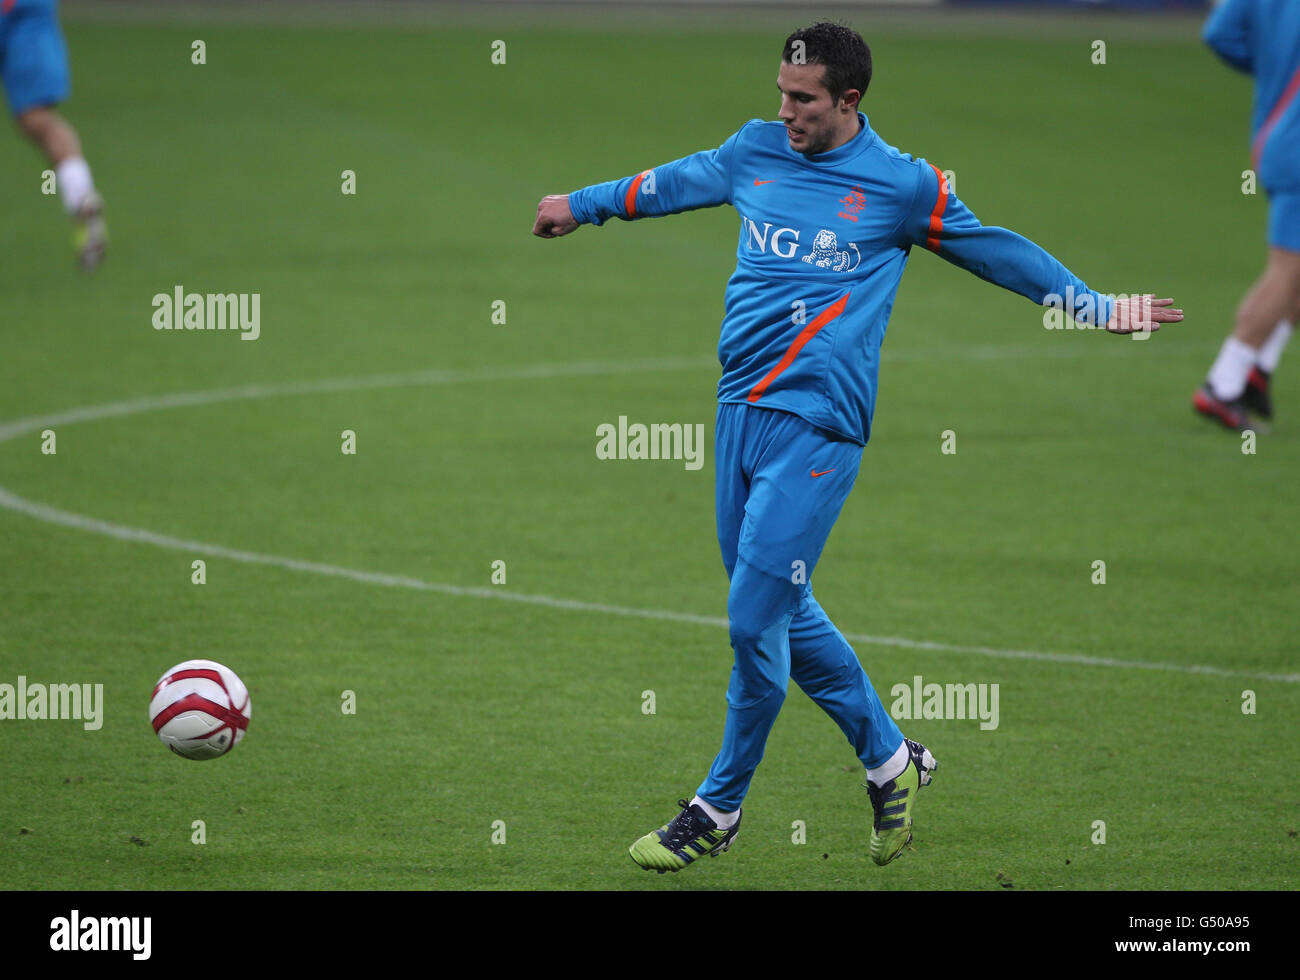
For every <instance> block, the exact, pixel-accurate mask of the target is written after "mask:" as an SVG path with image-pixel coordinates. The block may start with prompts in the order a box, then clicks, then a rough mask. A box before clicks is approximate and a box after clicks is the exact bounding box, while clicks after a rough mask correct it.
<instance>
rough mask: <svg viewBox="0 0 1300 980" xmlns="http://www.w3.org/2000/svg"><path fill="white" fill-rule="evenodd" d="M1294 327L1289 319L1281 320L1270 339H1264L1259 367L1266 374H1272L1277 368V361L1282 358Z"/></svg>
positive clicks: (1260, 351) (1260, 350)
mask: <svg viewBox="0 0 1300 980" xmlns="http://www.w3.org/2000/svg"><path fill="white" fill-rule="evenodd" d="M1292 329H1293V328H1292V326H1291V324H1290V323H1289V322H1288V321H1286V320H1282V321H1280V322H1279V323H1278V325H1277V326H1276V327H1274V328H1273V332H1272V333H1271V334H1269V335H1268V340H1266V341H1264V346H1263V347H1261V348H1260V349H1259V362H1258V363H1259V369H1260V370H1261V371H1263V372H1264V373H1265V374H1272V373H1273V372H1274V371H1276V370H1277V362H1278V361H1280V360H1282V352H1283V351H1284V350H1286V342H1287V341H1288V340H1290V339H1291V331H1292Z"/></svg>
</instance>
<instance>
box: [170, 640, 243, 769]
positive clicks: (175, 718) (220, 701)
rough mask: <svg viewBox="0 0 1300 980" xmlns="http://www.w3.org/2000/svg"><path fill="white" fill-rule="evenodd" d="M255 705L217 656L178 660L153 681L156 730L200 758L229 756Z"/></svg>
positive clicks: (172, 744) (177, 747)
mask: <svg viewBox="0 0 1300 980" xmlns="http://www.w3.org/2000/svg"><path fill="white" fill-rule="evenodd" d="M252 714H253V705H252V702H251V701H250V700H249V697H248V688H246V687H245V686H244V682H243V681H241V680H240V679H239V677H238V675H236V674H235V672H234V671H233V670H231V669H230V668H229V667H226V666H224V665H222V664H219V663H217V662H216V661H214V660H187V661H185V662H184V663H182V664H177V665H176V666H175V667H173V668H172V669H171V670H169V671H167V673H165V674H163V675H162V677H161V678H159V680H158V683H157V684H156V685H154V689H153V700H151V701H150V702H149V718H150V720H151V721H152V722H153V730H154V731H155V732H157V733H158V737H159V738H160V739H162V740H163V743H164V744H165V745H166V746H167V747H168V748H169V749H171V750H172V751H173V752H175V753H176V754H177V755H183V756H184V757H185V758H187V759H194V760H196V761H202V760H204V759H215V758H216V757H217V756H219V755H225V754H226V753H227V752H229V751H230V750H231V749H233V748H234V747H235V746H236V745H238V744H239V740H240V739H242V738H243V737H244V732H246V731H248V719H249V718H250V717H252Z"/></svg>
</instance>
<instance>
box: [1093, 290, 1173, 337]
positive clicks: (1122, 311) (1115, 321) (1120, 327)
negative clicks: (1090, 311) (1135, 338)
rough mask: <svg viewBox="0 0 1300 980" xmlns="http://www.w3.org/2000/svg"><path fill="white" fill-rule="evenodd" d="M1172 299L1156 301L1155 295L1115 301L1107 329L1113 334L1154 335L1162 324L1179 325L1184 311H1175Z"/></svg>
mask: <svg viewBox="0 0 1300 980" xmlns="http://www.w3.org/2000/svg"><path fill="white" fill-rule="evenodd" d="M1173 305H1174V301H1173V300H1172V299H1156V298H1155V294H1153V293H1147V294H1146V295H1145V296H1126V297H1124V298H1123V299H1119V300H1116V301H1115V308H1114V310H1112V311H1111V314H1110V322H1109V323H1107V324H1106V329H1107V330H1108V331H1110V332H1111V333H1147V332H1150V333H1154V332H1155V331H1157V330H1159V329H1160V324H1162V323H1177V322H1178V321H1180V320H1181V319H1182V318H1183V311H1182V310H1176V309H1173Z"/></svg>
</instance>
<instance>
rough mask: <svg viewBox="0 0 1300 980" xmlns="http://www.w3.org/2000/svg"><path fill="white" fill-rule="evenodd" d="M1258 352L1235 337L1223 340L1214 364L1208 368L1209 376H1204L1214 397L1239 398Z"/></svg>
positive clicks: (1228, 399)
mask: <svg viewBox="0 0 1300 980" xmlns="http://www.w3.org/2000/svg"><path fill="white" fill-rule="evenodd" d="M1258 354H1259V352H1258V351H1257V350H1255V348H1253V347H1248V346H1246V345H1245V344H1243V343H1242V342H1241V341H1240V340H1238V339H1237V338H1236V337H1229V338H1228V339H1227V340H1225V341H1224V342H1223V347H1222V348H1220V349H1219V356H1218V357H1217V358H1216V359H1215V361H1214V366H1213V367H1212V368H1210V374H1209V377H1207V378H1206V380H1207V381H1209V382H1210V390H1211V391H1213V392H1214V397H1215V398H1217V399H1219V400H1220V401H1225V402H1231V401H1236V400H1237V399H1238V398H1240V397H1241V393H1242V392H1243V391H1245V390H1246V378H1247V377H1248V376H1249V375H1250V369H1251V368H1253V367H1254V366H1255V358H1256V356H1258Z"/></svg>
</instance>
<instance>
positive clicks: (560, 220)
mask: <svg viewBox="0 0 1300 980" xmlns="http://www.w3.org/2000/svg"><path fill="white" fill-rule="evenodd" d="M577 228H578V222H577V221H575V220H574V218H573V211H571V210H570V209H569V195H568V194H547V195H546V196H545V197H544V198H542V199H541V201H540V202H539V203H538V205H537V220H536V221H534V222H533V234H534V235H536V236H537V237H538V238H559V237H560V236H562V235H567V234H568V233H569V232H571V231H576V230H577Z"/></svg>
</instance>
